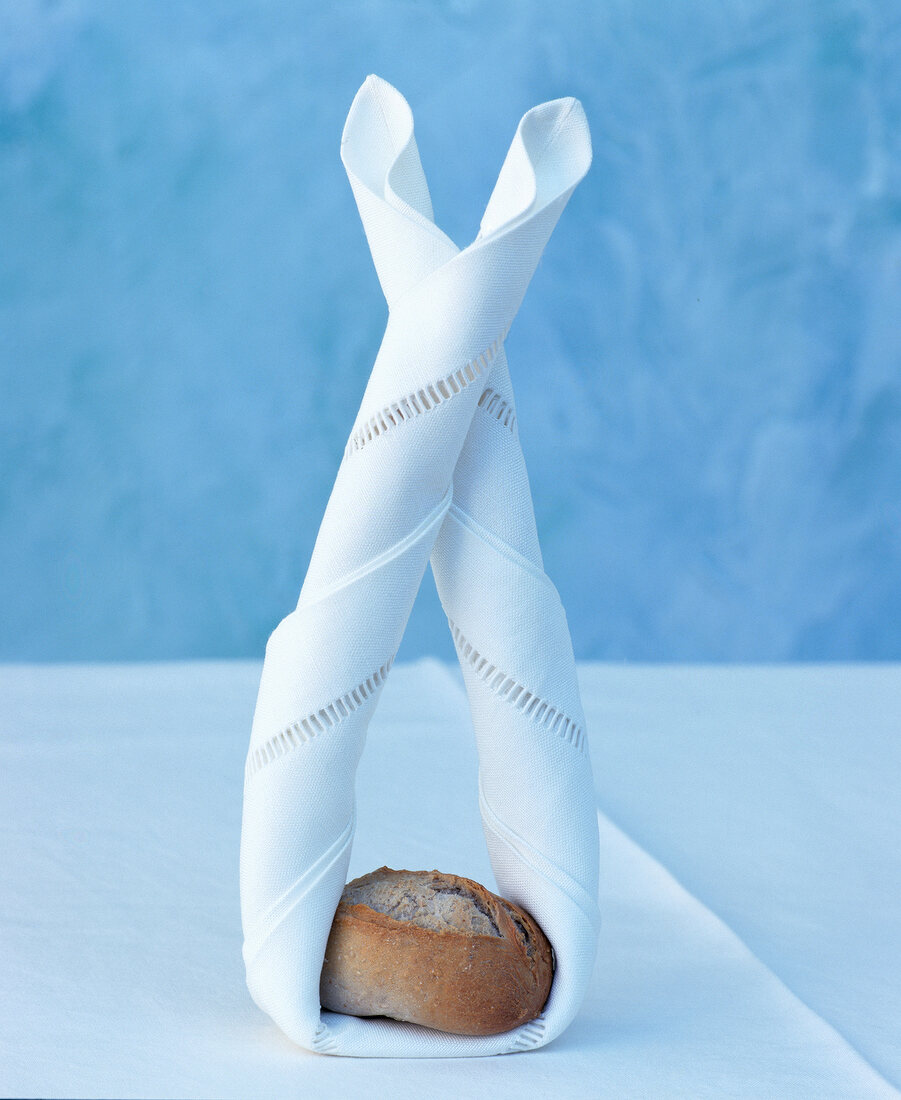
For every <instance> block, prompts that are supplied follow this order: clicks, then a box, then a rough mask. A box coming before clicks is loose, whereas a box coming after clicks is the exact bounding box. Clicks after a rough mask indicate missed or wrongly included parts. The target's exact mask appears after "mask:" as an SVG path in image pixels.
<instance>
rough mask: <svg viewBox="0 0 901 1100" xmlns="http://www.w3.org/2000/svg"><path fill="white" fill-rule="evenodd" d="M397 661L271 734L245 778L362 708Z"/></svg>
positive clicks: (252, 756)
mask: <svg viewBox="0 0 901 1100" xmlns="http://www.w3.org/2000/svg"><path fill="white" fill-rule="evenodd" d="M393 663H394V658H393V657H392V658H391V659H390V660H388V661H386V662H385V664H383V665H382V667H381V668H379V669H377V670H376V671H375V672H373V674H372V675H371V676H367V677H366V679H365V680H364V681H363V682H362V683H360V684H357V686H356V687H353V688H351V689H350V691H348V692H347V693H346V694H345V695H342V696H340V697H339V698H338V699H333V700H332V701H331V702H330V703H326V705H325V706H324V707H322V708H321V709H320V710H318V711H316V712H315V714H308V715H307V716H306V717H305V718H301V719H299V720H298V721H297V722H294V723H293V724H292V725H290V726H287V727H286V728H285V729H283V730H279V732H278V733H277V734H275V735H274V736H273V737H270V738H269V740H268V741H266V742H265V743H264V744H262V745H260V747H259V748H257V749H254V750H253V752H252V753H251V754H250V755H249V756H248V758H247V764H246V767H245V770H244V775H245V780H247V779H250V778H251V777H252V776H254V775H256V773H257V772H258V771H260V769H261V768H264V767H265V766H266V765H267V764H271V763H272V761H273V760H278V758H279V757H281V756H284V755H285V754H286V753H288V752H290V751H291V750H292V749H296V748H299V747H300V746H301V745H304V744H306V743H307V741H311V740H312V739H313V738H314V737H315V736H316V735H317V734H318V733H324V732H325V731H326V730H327V729H332V727H333V726H337V725H338V724H339V722H341V721H343V719H345V718H347V716H348V715H349V714H352V713H353V712H354V711H355V710H359V708H360V707H361V706H362V705H363V703H364V702H365V701H366V700H367V699H368V698H369V697H370V696H371V695H374V694H375V693H376V692H377V691H378V689H379V688H380V687H381V686H382V685H383V684H384V682H385V680H386V678H387V676H388V673H389V672H390V671H391V666H392V664H393Z"/></svg>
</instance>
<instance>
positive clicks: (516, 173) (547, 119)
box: [479, 96, 591, 237]
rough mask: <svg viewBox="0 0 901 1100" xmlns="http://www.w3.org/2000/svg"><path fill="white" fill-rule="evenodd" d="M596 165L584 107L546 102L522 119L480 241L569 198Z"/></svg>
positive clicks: (566, 101) (571, 101) (561, 101)
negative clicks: (538, 208) (537, 209)
mask: <svg viewBox="0 0 901 1100" xmlns="http://www.w3.org/2000/svg"><path fill="white" fill-rule="evenodd" d="M590 166H591V133H590V131H589V129H588V120H587V119H586V117H585V111H584V110H583V108H582V104H581V103H580V102H579V101H578V100H577V99H573V98H572V96H569V97H567V98H565V99H553V100H551V101H550V102H548V103H541V104H539V106H537V107H533V108H532V110H531V111H527V112H526V114H524V115H523V117H522V119H521V120H520V123H519V126H518V127H517V128H516V133H515V134H514V136H513V141H512V142H511V144H510V149H509V151H508V153H507V156H506V159H505V160H504V163H503V166H502V167H501V170H500V174H499V175H498V179H497V183H496V184H495V186H494V191H493V192H492V193H491V198H490V199H489V200H488V206H487V207H486V209H485V215H484V217H483V218H482V223H481V227H480V230H479V237H487V236H489V235H490V234H491V233H494V232H495V231H496V230H498V229H500V228H501V227H504V228H509V227H510V223H511V222H515V221H516V220H518V219H519V218H521V217H523V216H524V215H526V214H528V213H529V211H530V210H531V209H532V208H533V207H534V206H536V205H539V206H541V205H544V204H547V203H549V202H552V201H553V200H554V199H555V198H557V197H558V196H559V195H562V194H565V195H566V196H567V197H568V196H569V194H570V192H571V191H572V190H573V188H574V187H575V185H576V184H577V183H578V182H579V180H581V179H582V177H583V176H584V175H585V173H586V172H587V171H588V169H589V167H590Z"/></svg>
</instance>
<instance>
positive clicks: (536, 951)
mask: <svg viewBox="0 0 901 1100" xmlns="http://www.w3.org/2000/svg"><path fill="white" fill-rule="evenodd" d="M552 980H553V963H552V953H551V946H550V944H549V943H548V940H547V938H546V937H545V935H544V933H543V932H542V930H541V929H540V928H539V926H538V924H537V922H536V921H535V920H534V919H533V918H532V917H531V916H530V915H529V914H528V913H527V912H526V911H525V910H524V909H521V908H519V906H516V905H513V904H512V903H511V902H508V901H505V900H504V899H503V898H500V897H498V896H497V895H496V894H492V893H491V892H490V891H489V890H486V889H485V887H484V886H481V885H480V884H479V883H477V882H473V880H472V879H468V878H462V877H461V876H459V875H446V874H442V873H441V872H440V871H394V870H392V869H391V868H390V867H380V868H379V869H378V870H377V871H372V872H371V873H370V874H368V875H363V876H362V877H361V878H357V879H354V880H353V881H352V882H349V883H348V884H347V886H345V887H344V892H343V893H342V895H341V901H340V903H339V905H338V909H337V912H336V913H335V918H334V921H333V922H332V930H331V934H330V935H329V939H328V944H327V946H326V950H325V962H324V964H323V967H322V977H321V981H320V994H319V996H320V1001H321V1003H322V1007H323V1008H327V1009H330V1010H331V1011H333V1012H344V1013H347V1014H348V1015H351V1016H390V1017H392V1018H393V1019H395V1020H405V1021H407V1022H409V1023H415V1024H422V1025H423V1026H424V1027H431V1028H435V1029H437V1030H440V1031H448V1032H452V1033H454V1034H456V1035H496V1034H499V1033H500V1032H503V1031H510V1030H511V1029H512V1028H515V1027H519V1026H520V1025H521V1024H524V1023H527V1022H528V1021H529V1020H534V1019H535V1017H536V1016H538V1015H539V1014H540V1013H541V1010H542V1009H543V1008H544V1005H545V1002H546V1001H547V998H548V994H549V993H550V988H551V982H552Z"/></svg>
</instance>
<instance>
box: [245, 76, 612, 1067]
mask: <svg viewBox="0 0 901 1100" xmlns="http://www.w3.org/2000/svg"><path fill="white" fill-rule="evenodd" d="M341 157H342V160H343V162H344V166H345V168H346V170H347V175H348V178H349V180H350V184H351V187H352V189H353V193H354V197H355V199H356V203H357V207H358V209H359V213H360V217H361V219H362V222H363V227H364V229H365V232H366V236H367V239H368V241H369V245H370V249H371V251H372V257H373V260H374V262H375V267H376V270H377V273H378V277H379V280H380V282H381V285H382V289H383V291H384V294H385V297H386V299H387V302H388V306H389V318H388V323H387V327H386V331H385V335H384V339H383V341H382V344H381V347H380V349H379V352H378V355H377V357H376V360H375V364H374V366H373V369H372V374H371V376H370V378H369V382H368V385H367V387H366V391H365V394H364V396H363V401H362V404H361V406H360V411H359V413H358V414H357V418H356V421H355V422H354V425H353V429H352V431H351V434H350V438H349V440H348V443H347V447H346V449H345V453H344V457H343V460H342V462H341V466H340V468H339V470H338V474H337V478H336V480H335V485H334V488H333V490H332V494H331V497H330V499H329V502H328V505H327V507H326V511H325V515H324V517H323V520H322V525H321V527H320V530H319V535H318V537H317V540H316V544H315V547H314V550H313V555H312V558H311V561H310V565H309V570H308V572H307V576H306V579H305V581H304V584H303V588H302V590H301V593H300V599H299V601H298V604H297V607H296V608H295V610H294V611H293V612H291V614H290V615H288V616H287V617H286V618H285V619H284V620H283V621H282V622H281V623H280V624H279V625H278V627H276V629H275V631H274V632H273V634H272V636H271V637H270V639H269V642H268V644H267V646H266V657H265V661H264V665H263V673H262V679H261V683H260V690H259V696H258V699H257V705H256V711H255V713H254V720H253V728H252V732H251V738H250V747H249V750H248V754H247V762H246V769H245V784H244V813H243V824H242V834H241V858H240V887H241V913H242V924H243V928H244V948H243V955H244V961H245V966H246V972H247V984H248V988H249V989H250V992H251V994H252V996H253V998H254V1000H255V1001H256V1003H257V1004H258V1005H259V1007H260V1008H261V1009H263V1011H265V1012H266V1013H268V1014H269V1016H270V1017H271V1018H272V1019H273V1020H274V1021H275V1023H276V1024H277V1025H278V1026H279V1027H280V1028H281V1029H282V1031H284V1032H285V1034H286V1035H288V1036H289V1037H290V1038H291V1039H293V1040H294V1041H295V1042H296V1043H298V1044H300V1045H301V1046H303V1047H306V1048H307V1049H309V1050H313V1051H318V1052H321V1053H328V1054H337V1055H346V1056H369V1057H454V1056H461V1057H465V1056H484V1055H489V1054H505V1053H511V1052H514V1051H522V1050H528V1049H530V1048H534V1047H538V1046H541V1045H543V1044H545V1043H548V1042H550V1041H551V1040H552V1039H553V1038H555V1037H556V1036H557V1035H559V1034H560V1033H561V1032H562V1031H563V1030H564V1029H565V1028H566V1027H567V1026H568V1025H569V1023H570V1022H571V1021H572V1019H573V1018H574V1017H575V1015H576V1013H577V1012H578V1009H579V1007H580V1005H581V1003H582V1001H583V999H584V997H585V994H586V992H587V988H588V984H589V981H590V978H591V973H592V968H593V964H594V959H595V953H596V947H597V936H598V929H599V920H600V918H599V913H598V908H597V885H598V825H597V816H596V807H595V798H594V785H593V781H592V773H591V764H590V760H589V756H588V746H587V742H586V736H585V720H584V716H583V713H582V706H581V701H580V698H579V690H578V684H577V681H576V668H575V660H574V657H573V651H572V643H571V640H570V636H569V629H568V626H567V622H566V615H565V613H564V610H563V607H562V605H561V603H560V599H559V596H558V595H557V591H556V589H555V588H554V586H553V584H552V583H551V581H550V580H549V579H548V578H547V576H546V574H545V572H544V568H543V564H542V559H541V551H540V548H539V545H538V535H537V532H536V527H535V517H534V512H533V507H532V499H531V493H530V490H529V482H528V476H527V473H526V468H525V462H524V460H523V455H522V450H521V448H520V444H519V437H518V429H517V423H516V414H515V405H514V398H513V389H512V385H511V382H510V375H509V371H508V368H507V361H506V357H505V353H504V338H505V336H506V334H507V332H508V330H509V328H510V325H511V323H512V321H513V319H514V317H515V315H516V313H517V310H518V309H519V306H520V303H521V301H522V298H523V296H524V294H525V291H526V288H527V286H528V284H529V281H530V280H531V277H532V275H533V273H534V271H535V268H536V266H537V264H538V261H539V259H540V257H541V254H542V252H543V250H544V247H545V245H546V243H547V241H548V239H549V237H550V235H551V233H552V231H553V228H554V226H555V225H556V222H557V220H558V218H559V216H560V214H561V213H562V211H563V208H564V207H565V206H566V203H567V201H568V200H569V197H570V195H571V194H572V192H573V190H574V189H575V187H576V185H577V184H578V183H579V181H580V180H581V179H582V178H583V177H584V175H585V173H586V172H587V171H588V167H589V165H590V163H591V144H590V137H589V132H588V125H587V122H586V119H585V115H584V112H583V110H582V108H581V105H580V104H579V103H578V101H576V100H574V99H560V100H554V101H553V102H550V103H544V104H541V105H540V106H538V107H535V108H533V109H532V110H530V111H529V112H527V114H526V115H524V117H523V118H522V120H521V122H520V124H519V127H518V129H517V131H516V135H515V136H514V139H513V142H512V144H511V146H510V149H509V152H508V154H507V157H506V159H505V161H504V164H503V167H502V168H501V172H500V175H499V178H498V180H497V184H496V186H495V188H494V191H493V193H492V195H491V199H490V201H489V203H488V206H487V208H486V211H485V215H484V217H483V219H482V223H481V228H480V231H479V234H478V236H477V237H476V239H475V241H473V243H472V244H470V245H469V246H468V247H467V248H465V249H463V250H462V251H461V250H459V249H458V248H457V247H456V245H454V243H453V242H452V241H451V240H450V239H449V238H448V237H447V236H446V235H445V234H444V233H443V232H442V231H441V230H440V229H439V228H438V227H437V226H436V225H435V222H434V219H433V214H432V205H431V199H430V197H429V191H428V186H427V184H426V179H425V175H424V173H423V170H422V166H421V164H420V160H419V153H418V150H417V147H416V142H415V139H414V136H413V117H412V113H411V111H410V108H409V106H408V104H407V102H406V100H405V99H404V98H403V96H402V95H401V94H400V93H399V92H398V91H397V90H396V89H395V88H393V87H392V86H391V85H390V84H387V83H386V82H385V81H383V80H380V79H379V78H378V77H374V76H370V77H368V78H367V79H366V81H365V82H364V83H363V85H362V87H361V88H360V90H359V92H358V93H357V95H356V97H355V99H354V101H353V104H352V106H351V109H350V113H349V115H348V118H347V122H346V125H345V128H344V134H343V137H342V142H341ZM429 560H431V565H432V570H433V573H434V577H435V581H436V585H437V588H438V594H439V596H440V599H441V602H442V605H443V607H444V610H445V612H446V613H447V616H448V620H449V623H450V627H451V631H452V633H453V638H454V642H455V645H456V649H457V654H458V657H459V660H460V664H461V666H462V670H463V675H464V681H465V686H466V691H467V694H468V697H469V704H470V710H471V714H472V721H473V726H474V729H475V736H476V742H477V747H478V754H479V807H480V812H481V816H482V822H483V827H484V833H485V839H486V843H487V846H488V852H489V856H490V858H491V865H492V868H493V870H494V874H495V878H496V880H497V884H498V889H499V891H500V893H501V894H502V895H503V896H504V897H505V898H507V899H509V900H510V901H513V902H515V903H516V904H518V905H520V906H522V907H523V908H525V909H526V910H528V911H529V912H530V913H531V914H532V915H533V916H534V917H535V919H536V920H537V921H538V923H539V924H540V925H541V927H542V928H543V930H544V932H545V934H546V935H547V937H548V939H549V940H550V942H551V944H552V946H553V948H554V956H555V964H556V966H555V973H554V981H553V986H552V988H551V994H550V997H549V999H548V1002H547V1004H546V1005H545V1008H544V1010H543V1012H542V1014H541V1015H540V1016H539V1017H538V1018H537V1019H536V1020H533V1021H531V1022H530V1023H527V1024H524V1025H522V1026H521V1027H519V1028H516V1029H515V1030H513V1031H510V1032H506V1033H504V1034H501V1035H493V1036H486V1037H470V1036H460V1035H451V1034H446V1033H443V1032H439V1031H433V1030H430V1029H428V1028H424V1027H420V1026H418V1025H415V1024H409V1023H402V1022H399V1021H393V1020H387V1019H384V1018H358V1017H354V1016H347V1015H342V1014H340V1013H334V1012H329V1011H324V1010H322V1009H321V1006H320V1003H319V979H320V973H321V969H322V964H323V959H324V955H325V946H326V942H327V940H328V935H329V931H330V928H331V923H332V919H333V917H334V914H335V910H336V908H337V905H338V902H339V900H340V897H341V892H342V890H343V888H344V885H345V881H346V874H347V868H348V864H349V860H350V850H351V844H352V841H353V836H354V827H355V799H354V781H355V776H356V770H357V765H358V763H359V760H360V756H361V753H362V750H363V744H364V741H365V736H366V729H367V726H368V724H369V720H370V718H371V716H372V714H373V711H374V709H375V706H376V704H377V701H378V697H379V694H380V692H381V689H382V686H383V684H384V682H385V679H386V677H387V676H388V673H389V671H390V668H391V664H392V661H393V659H394V655H395V653H396V652H397V648H398V646H399V644H400V641H401V637H402V634H403V631H404V627H405V626H406V623H407V619H408V617H409V615H410V611H411V609H412V606H413V601H414V599H415V597H416V593H417V591H418V589H419V585H420V582H421V580H422V577H423V574H424V572H425V567H426V564H427V563H428V562H429Z"/></svg>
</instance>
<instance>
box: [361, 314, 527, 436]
mask: <svg viewBox="0 0 901 1100" xmlns="http://www.w3.org/2000/svg"><path fill="white" fill-rule="evenodd" d="M505 335H506V334H505ZM503 342H504V337H503V336H499V337H498V338H497V339H496V340H495V341H494V343H493V344H491V346H490V347H488V348H486V349H485V351H483V352H482V353H481V354H480V355H477V356H476V357H475V358H474V359H470V361H469V362H468V363H467V364H466V365H465V366H463V367H460V369H459V370H455V371H453V372H452V373H451V374H448V375H446V376H445V377H444V378H440V379H439V380H438V381H437V382H430V383H429V384H428V385H427V386H424V387H423V388H422V389H421V390H416V392H415V393H408V394H407V396H406V397H402V398H401V399H400V400H399V401H395V402H394V404H393V405H386V406H385V408H383V409H382V410H380V411H379V412H377V413H376V414H375V415H374V416H371V417H370V418H369V419H368V420H367V421H366V423H365V424H363V425H362V426H361V427H359V428H357V430H356V431H355V432H353V434H352V435H351V437H350V439H349V440H348V441H347V446H346V447H345V449H344V457H345V458H348V457H349V456H350V455H351V454H353V453H354V451H359V450H360V449H361V448H362V447H365V446H366V444H367V443H371V442H372V441H373V440H374V439H377V438H379V436H383V435H385V434H386V433H387V432H389V431H391V429H392V428H397V427H399V426H400V425H401V424H405V423H406V422H407V421H408V420H412V419H413V418H414V417H416V416H421V415H422V414H423V413H425V412H429V411H431V410H432V409H434V408H436V406H438V405H441V404H443V403H444V402H445V401H448V400H450V398H452V397H455V396H456V395H457V394H458V393H462V392H463V390H465V389H466V387H467V386H468V385H469V384H470V383H471V382H474V381H475V380H476V379H477V378H478V377H479V375H480V374H481V373H482V372H483V371H485V370H487V369H488V365H489V364H490V362H491V360H492V359H493V358H494V357H495V356H496V355H497V353H498V351H499V350H500V347H501V345H502V344H503Z"/></svg>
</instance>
